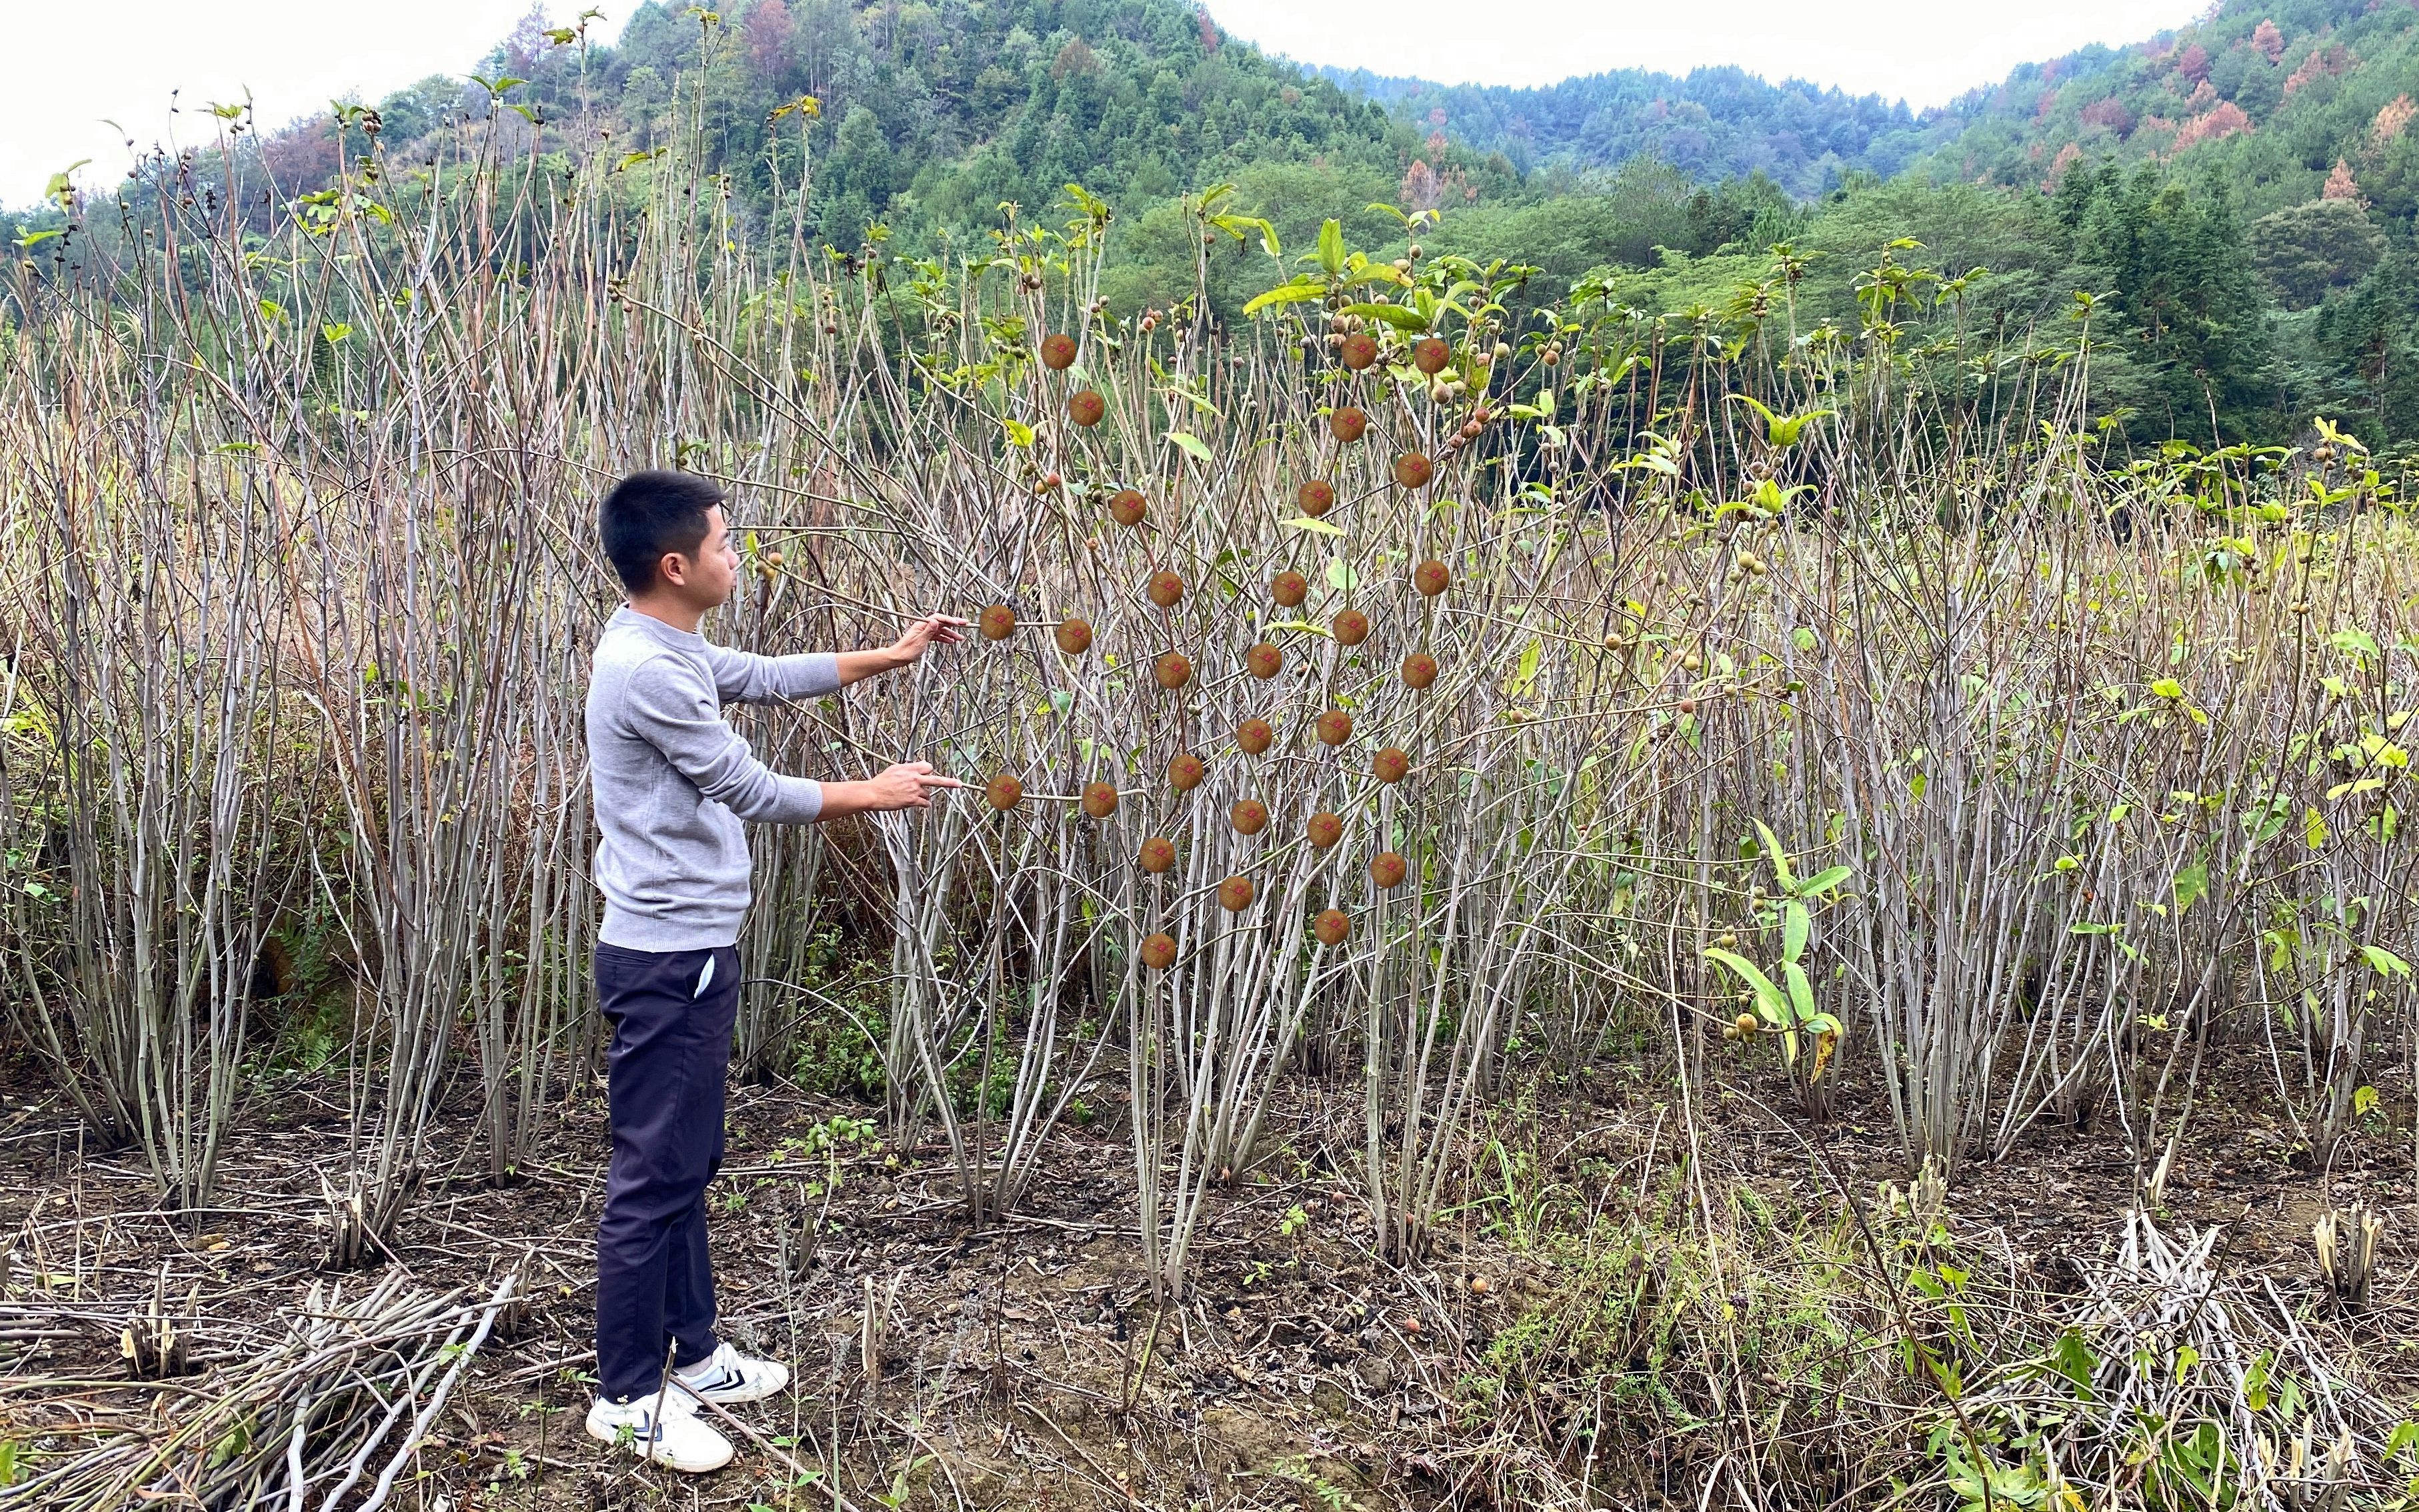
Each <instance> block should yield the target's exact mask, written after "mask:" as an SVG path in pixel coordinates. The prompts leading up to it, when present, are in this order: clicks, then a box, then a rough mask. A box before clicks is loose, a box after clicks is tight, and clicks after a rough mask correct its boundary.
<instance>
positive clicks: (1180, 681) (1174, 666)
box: [1151, 651, 1193, 693]
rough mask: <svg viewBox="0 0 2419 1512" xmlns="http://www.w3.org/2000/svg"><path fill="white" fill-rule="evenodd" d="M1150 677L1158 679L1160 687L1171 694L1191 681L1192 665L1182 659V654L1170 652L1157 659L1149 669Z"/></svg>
mask: <svg viewBox="0 0 2419 1512" xmlns="http://www.w3.org/2000/svg"><path fill="white" fill-rule="evenodd" d="M1151 675H1152V676H1154V677H1156V678H1158V679H1159V686H1160V687H1163V688H1165V689H1167V690H1168V691H1169V692H1171V693H1173V692H1175V691H1176V690H1177V689H1178V688H1179V687H1183V686H1184V685H1185V684H1187V683H1189V682H1191V681H1193V663H1191V662H1189V661H1187V660H1185V659H1184V653H1182V652H1180V651H1171V652H1169V653H1168V654H1167V655H1166V656H1162V657H1160V658H1159V660H1158V662H1157V663H1156V664H1155V665H1154V666H1153V667H1152V668H1151Z"/></svg>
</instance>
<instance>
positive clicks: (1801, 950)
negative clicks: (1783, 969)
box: [1780, 898, 1808, 961]
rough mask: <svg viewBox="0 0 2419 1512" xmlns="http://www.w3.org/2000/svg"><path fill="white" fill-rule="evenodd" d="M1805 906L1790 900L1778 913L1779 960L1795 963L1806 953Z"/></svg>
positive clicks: (1793, 899) (1806, 921) (1806, 923)
mask: <svg viewBox="0 0 2419 1512" xmlns="http://www.w3.org/2000/svg"><path fill="white" fill-rule="evenodd" d="M1807 926H1808V918H1807V914H1806V905H1805V904H1804V903H1799V902H1798V901H1797V900H1796V899H1795V898H1792V899H1790V900H1789V902H1788V903H1787V904H1786V905H1785V906H1783V907H1782V909H1781V911H1780V959H1782V960H1783V961H1795V960H1796V959H1797V958H1798V957H1800V956H1802V955H1804V954H1805V953H1806V933H1807Z"/></svg>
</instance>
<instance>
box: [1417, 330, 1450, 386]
mask: <svg viewBox="0 0 2419 1512" xmlns="http://www.w3.org/2000/svg"><path fill="white" fill-rule="evenodd" d="M1452 361H1453V348H1452V347H1448V346H1446V345H1445V344H1444V342H1443V340H1442V339H1441V338H1440V337H1436V336H1429V337H1427V338H1426V339H1425V340H1423V341H1417V342H1414V343H1412V344H1411V362H1412V363H1413V364H1414V365H1415V366H1417V367H1418V368H1419V370H1420V371H1421V372H1423V373H1425V374H1427V375H1428V376H1429V377H1431V378H1433V377H1435V376H1436V375H1437V374H1439V373H1441V372H1443V371H1444V365H1445V364H1446V363H1450V362H1452Z"/></svg>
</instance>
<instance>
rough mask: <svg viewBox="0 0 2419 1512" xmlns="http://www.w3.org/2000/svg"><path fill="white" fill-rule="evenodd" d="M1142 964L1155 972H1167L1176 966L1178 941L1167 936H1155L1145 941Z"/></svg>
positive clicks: (1143, 943)
mask: <svg viewBox="0 0 2419 1512" xmlns="http://www.w3.org/2000/svg"><path fill="white" fill-rule="evenodd" d="M1142 964H1144V965H1147V966H1148V967H1150V969H1151V970H1153V971H1165V970H1166V969H1167V968H1168V967H1170V966H1172V965H1174V964H1176V941H1175V940H1174V939H1173V938H1172V937H1170V936H1168V935H1165V934H1154V935H1152V936H1151V937H1150V938H1148V939H1147V940H1145V941H1143V942H1142Z"/></svg>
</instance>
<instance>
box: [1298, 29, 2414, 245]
mask: <svg viewBox="0 0 2419 1512" xmlns="http://www.w3.org/2000/svg"><path fill="white" fill-rule="evenodd" d="M2414 4H2419V0H2224V3H2221V4H2218V5H2215V6H2212V7H2211V8H2210V10H2209V11H2208V12H2206V13H2205V14H2204V15H2203V16H2201V17H2200V18H2199V19H2198V20H2196V21H2194V22H2192V23H2188V24H2186V25H2183V26H2180V27H2176V28H2174V29H2172V30H2169V31H2164V32H2161V33H2158V34H2157V35H2155V36H2152V37H2149V38H2147V39H2142V40H2140V41H2136V42H2131V43H2127V44H2125V45H2123V46H2119V47H2108V46H2101V45H2094V46H2090V47H2086V48H2081V49H2078V50H2076V51H2075V52H2072V53H2070V54H2066V55H2065V56H2063V57H2057V58H2050V59H2046V60H2043V61H2041V62H2034V63H2026V64H2022V65H2019V66H2018V67H2017V68H2015V69H2012V70H2011V71H2010V73H2009V74H2008V76H2007V78H2006V79H2004V80H2002V81H2000V82H1999V83H1997V84H1995V85H1984V86H1982V87H1980V88H1978V89H1974V90H1971V91H1968V92H1967V93H1966V94H1964V95H1962V96H1960V97H1959V98H1958V99H1956V100H1953V101H1951V102H1950V103H1949V104H1948V105H1946V106H1943V107H1939V108H1936V109H1930V110H1925V111H1921V112H1915V111H1911V110H1909V109H1908V108H1907V107H1906V106H1905V105H1903V104H1900V103H1892V102H1889V101H1887V100H1883V99H1881V98H1880V97H1878V96H1872V95H1866V96H1856V95H1850V94H1848V93H1846V92H1845V91H1842V90H1839V89H1834V88H1826V87H1824V86H1821V85H1813V84H1809V83H1807V82H1804V81H1802V80H1786V81H1783V82H1781V83H1780V84H1774V83H1771V82H1769V81H1767V80H1764V79H1763V78H1760V77H1758V76H1757V75H1755V74H1752V73H1749V72H1748V71H1746V70H1745V69H1735V68H1708V69H1695V70H1693V71H1691V72H1689V73H1688V74H1687V75H1685V76H1683V75H1675V74H1670V73H1658V72H1653V71H1650V70H1647V69H1618V70H1614V71H1611V72H1608V73H1598V74H1591V75H1588V76H1586V77H1583V78H1573V79H1565V80H1563V81H1562V82H1560V83H1558V84H1553V85H1544V86H1542V87H1534V88H1512V87H1508V86H1504V85H1444V84H1438V83H1435V82H1433V81H1430V80H1425V79H1417V78H1399V77H1389V76H1384V75H1379V74H1375V73H1371V72H1370V71H1368V70H1367V69H1342V68H1333V67H1307V68H1305V69H1304V71H1305V72H1308V73H1311V74H1313V75H1315V76H1317V77H1319V78H1323V79H1326V80H1329V81H1332V82H1333V83H1334V84H1335V85H1337V86H1338V87H1339V88H1341V89H1343V90H1344V91H1345V92H1346V93H1348V94H1350V95H1354V96H1357V97H1359V98H1362V99H1365V100H1372V101H1374V102H1376V103H1378V104H1379V105H1381V106H1383V107H1384V108H1385V109H1386V111H1387V114H1388V116H1390V117H1391V118H1392V119H1393V120H1394V122H1395V123H1396V125H1397V126H1400V127H1408V128H1410V129H1412V130H1414V131H1420V132H1422V133H1423V135H1424V136H1428V137H1433V136H1436V135H1441V136H1442V137H1443V138H1444V139H1445V140H1446V141H1448V142H1450V143H1453V144H1456V145H1458V146H1461V147H1467V148H1468V149H1470V150H1473V151H1476V152H1481V153H1502V155H1503V156H1504V157H1505V159H1506V160H1507V161H1508V162H1509V163H1510V164H1511V165H1512V166H1513V167H1514V168H1515V169H1516V170H1518V171H1519V172H1521V173H1524V174H1525V173H1527V172H1529V171H1532V170H1533V169H1536V168H1553V167H1557V166H1559V167H1564V168H1568V169H1574V170H1586V169H1601V168H1611V167H1617V166H1619V165H1620V164H1622V163H1624V162H1628V161H1629V160H1631V159H1633V158H1637V157H1641V156H1652V157H1656V158H1658V159H1660V160H1662V161H1664V162H1669V163H1671V164H1672V166H1674V167H1676V168H1678V169H1680V170H1681V171H1683V172H1685V173H1687V174H1688V175H1689V176H1690V177H1695V178H1697V179H1700V180H1701V181H1713V180H1718V179H1720V178H1724V177H1733V176H1737V175H1744V174H1753V173H1762V174H1764V175H1765V176H1767V177H1770V178H1772V179H1773V180H1774V181H1775V182H1777V183H1778V184H1780V186H1781V187H1782V188H1784V189H1786V190H1787V191H1788V192H1789V193H1792V194H1794V195H1795V196H1797V197H1799V198H1801V199H1804V198H1810V197H1812V196H1814V195H1817V194H1821V193H1825V192H1826V191H1828V190H1830V189H1832V188H1835V187H1837V186H1838V185H1839V184H1840V183H1841V181H1842V180H1843V179H1845V178H1846V177H1849V176H1851V175H1872V176H1873V177H1881V178H1889V177H1895V176H1897V175H1899V174H1901V173H1905V172H1910V171H1911V172H1914V173H1915V174H1917V175H1918V176H1919V177H1923V178H1926V179H1928V180H1931V181H1933V182H1935V183H1947V182H1964V183H1981V184H1993V185H1997V186H2000V187H2005V188H2027V189H2028V188H2039V189H2041V190H2042V191H2044V192H2048V191H2051V190H2054V189H2055V188H2056V187H2057V181H2058V180H2059V178H2060V177H2062V176H2063V175H2064V174H2065V173H2067V172H2068V171H2069V170H2070V169H2072V167H2073V166H2074V165H2075V164H2077V163H2079V162H2095V163H2108V162H2116V163H2139V162H2163V163H2177V164H2181V165H2185V166H2192V167H2196V168H2206V169H2208V170H2209V171H2211V172H2213V173H2214V174H2216V175H2217V176H2218V177H2221V178H2224V179H2226V181H2227V182H2228V183H2229V184H2231V185H2232V187H2233V189H2234V190H2235V192H2236V193H2238V194H2239V195H2240V196H2241V199H2242V205H2243V208H2245V209H2246V210H2248V211H2249V212H2251V213H2252V214H2253V215H2259V214H2265V213H2269V212H2273V211H2276V210H2281V209H2284V208H2288V207H2291V206H2294V205H2299V204H2303V203H2307V202H2309V201H2312V200H2316V199H2319V198H2320V197H2322V196H2330V197H2335V198H2345V197H2357V198H2360V199H2362V200H2364V201H2365V202H2367V203H2369V204H2371V205H2373V206H2374V207H2376V208H2377V209H2378V210H2379V211H2380V212H2381V215H2382V216H2383V217H2384V218H2385V219H2387V220H2389V221H2399V222H2409V221H2411V219H2412V218H2413V216H2414V214H2419V132H2411V131H2408V130H2407V128H2408V126H2409V125H2410V123H2411V119H2412V117H2413V116H2414V115H2419V111H2414V108H2413V106H2412V103H2411V101H2412V100H2413V98H2414V97H2419V9H2414V8H2413V7H2414Z"/></svg>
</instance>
